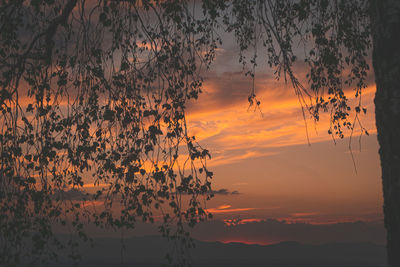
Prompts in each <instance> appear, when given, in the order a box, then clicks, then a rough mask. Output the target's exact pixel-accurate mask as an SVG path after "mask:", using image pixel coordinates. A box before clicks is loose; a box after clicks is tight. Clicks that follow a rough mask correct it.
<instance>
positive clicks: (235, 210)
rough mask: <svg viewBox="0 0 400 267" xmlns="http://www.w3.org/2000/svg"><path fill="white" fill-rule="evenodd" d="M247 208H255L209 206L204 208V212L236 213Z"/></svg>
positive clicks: (247, 209)
mask: <svg viewBox="0 0 400 267" xmlns="http://www.w3.org/2000/svg"><path fill="white" fill-rule="evenodd" d="M249 210H255V208H238V209H229V208H225V209H218V208H216V209H215V208H211V209H206V212H208V213H216V214H217V213H236V212H242V211H249Z"/></svg>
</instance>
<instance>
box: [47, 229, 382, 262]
mask: <svg viewBox="0 0 400 267" xmlns="http://www.w3.org/2000/svg"><path fill="white" fill-rule="evenodd" d="M123 243H124V246H125V249H124V250H123V251H124V252H123V253H122V254H121V251H122V250H121V240H120V239H116V238H99V239H96V240H95V247H94V248H89V247H84V248H82V249H81V250H80V253H81V255H83V261H82V264H81V265H80V266H84V267H92V266H93V267H106V266H107V267H108V266H110V267H114V266H139V267H141V266H143V267H152V266H161V265H162V263H165V262H166V261H165V255H166V254H167V252H169V251H170V250H171V249H172V248H173V245H174V244H173V243H172V242H168V241H167V240H165V239H163V238H162V237H155V236H147V237H135V238H129V239H125V240H124V242H123ZM188 253H189V254H188V255H190V259H191V262H192V266H199V267H200V266H207V267H213V266H218V267H225V266H226V267H228V266H229V267H231V266H271V267H272V266H277V267H289V266H290V267H291V266H293V267H306V266H307V267H337V266H340V267H384V266H385V264H386V251H385V247H384V246H380V245H375V244H372V243H333V244H324V245H307V244H300V243H297V242H282V243H278V244H274V245H267V246H262V245H247V244H242V243H228V244H223V243H220V242H202V241H196V248H195V249H189V250H188ZM121 255H122V257H121ZM121 259H122V260H121ZM70 264H71V263H68V262H65V261H64V262H58V263H55V264H54V266H57V267H61V266H70Z"/></svg>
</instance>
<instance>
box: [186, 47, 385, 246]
mask: <svg viewBox="0 0 400 267" xmlns="http://www.w3.org/2000/svg"><path fill="white" fill-rule="evenodd" d="M237 54H238V51H237V49H236V48H235V47H234V46H233V45H232V46H229V42H228V45H225V46H224V48H221V49H219V50H218V54H217V58H216V61H215V63H214V65H213V67H212V68H211V70H210V71H209V72H208V73H207V75H206V77H207V78H206V81H205V84H204V92H203V94H202V95H201V96H200V99H199V100H198V101H197V102H195V103H192V104H191V106H190V107H189V108H188V112H187V118H188V126H189V129H190V130H191V132H190V134H193V135H195V136H196V139H197V141H198V142H199V143H200V144H201V145H202V146H204V147H206V148H207V149H209V150H210V152H211V155H212V159H211V160H210V161H209V162H208V164H209V166H210V167H211V169H212V171H213V172H214V178H213V188H214V190H216V191H217V192H216V196H215V197H214V198H213V199H212V200H211V201H210V202H208V203H207V208H208V210H209V211H210V212H212V213H213V214H214V216H215V217H214V218H215V220H216V221H219V222H224V226H225V228H226V229H227V228H229V227H231V228H232V227H233V228H235V227H236V230H237V231H240V227H242V228H243V227H245V226H244V225H246V224H250V225H251V227H253V228H254V227H261V228H262V227H264V228H265V229H267V228H268V226H267V225H268V223H267V222H268V220H271V219H272V220H277V221H278V222H281V223H283V224H284V225H287V224H293V223H295V222H298V223H302V222H305V223H310V224H312V225H315V226H316V225H320V226H321V225H331V226H332V227H334V226H335V225H337V224H338V223H339V224H340V223H348V225H351V226H352V227H354V225H353V224H351V223H352V222H357V221H363V222H368V223H371V222H373V223H378V224H379V226H377V227H376V229H375V228H374V229H375V230H376V231H378V232H379V234H377V236H379V238H376V240H374V241H375V242H377V240H378V239H379V240H383V239H381V238H383V228H382V227H383V226H382V225H381V222H382V192H381V191H382V189H381V178H380V165H379V156H378V143H377V137H376V126H375V119H374V106H373V97H374V93H375V85H374V83H373V77H370V84H369V86H368V88H366V89H365V90H364V91H363V96H362V100H363V104H364V106H365V107H366V108H367V110H368V112H367V114H366V115H362V116H361V121H362V123H363V126H364V127H365V128H366V129H367V130H368V132H369V133H370V135H369V136H366V135H363V136H362V137H361V139H360V138H359V137H360V135H359V133H355V134H354V135H353V138H352V143H351V149H352V153H353V156H354V163H353V160H352V157H351V153H350V148H349V144H350V140H349V138H348V137H349V136H350V132H349V131H348V132H346V133H345V136H346V138H344V139H339V140H336V144H335V141H334V140H333V139H332V136H330V135H329V134H328V133H327V130H328V129H329V117H328V116H327V115H326V114H324V115H323V116H321V120H320V122H319V123H316V124H315V123H314V122H313V120H311V119H310V116H307V115H306V117H307V128H306V126H305V121H304V118H303V115H302V111H301V106H300V104H299V102H298V100H297V97H296V95H295V93H294V91H293V89H292V88H291V87H290V85H286V84H285V83H284V81H277V80H276V78H275V76H274V74H273V72H272V71H271V70H270V69H268V68H267V67H266V66H264V65H263V64H262V63H261V64H259V67H258V68H257V70H256V78H255V87H256V95H257V98H258V99H259V100H260V101H261V105H260V108H261V109H260V110H258V109H256V110H255V109H254V108H253V107H250V108H249V102H248V101H247V97H248V95H249V94H250V89H251V86H252V80H251V79H250V78H248V77H245V76H244V74H243V71H242V67H241V65H240V64H239V63H238V57H237ZM297 71H298V73H299V74H300V77H301V75H302V74H303V73H304V72H305V69H304V68H301V67H298V69H297ZM371 76H372V74H371ZM351 96H352V92H351V91H350V92H349V94H348V97H351ZM352 116H353V117H354V114H353V115H352ZM352 116H351V118H353V117H352ZM306 129H307V130H308V136H309V143H310V144H308V139H307V130H306ZM358 132H359V131H358ZM263 224H264V226H262V225H263ZM235 225H236V226H235ZM201 227H202V226H201ZM203 227H204V226H203ZM221 229H222V228H221ZM269 229H271V227H269ZM236 230H235V231H233V230H232V231H231V232H232V233H233V232H236V233H237V231H236ZM375 230H374V231H375ZM376 231H375V232H376ZM350 232H351V231H350ZM232 233H231V234H232ZM353 233H354V231H353ZM342 234H344V235H343V236H346V234H348V231H343V232H342ZM246 235H247V236H246ZM265 238H266V239H267V237H265ZM293 238H294V236H293ZM220 239H221V238H220ZM222 239H225V241H227V242H228V241H235V240H236V241H242V242H244V241H247V242H249V243H251V242H254V243H268V240H264V241H263V240H260V238H256V237H254V236H253V237H250V236H249V235H248V234H245V233H243V235H241V236H240V234H235V237H233V236H232V238H231V240H229V234H226V236H225V237H223V238H222ZM256 239H257V240H256ZM287 239H290V236H287ZM339 239H340V238H339ZM222 241H224V240H222ZM275 241H278V240H275ZM271 242H273V241H271ZM321 242H322V241H321Z"/></svg>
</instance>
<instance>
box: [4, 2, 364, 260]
mask: <svg viewBox="0 0 400 267" xmlns="http://www.w3.org/2000/svg"><path fill="white" fill-rule="evenodd" d="M367 9H368V6H367V1H339V0H338V1H328V0H318V1H317V0H297V1H289V0H285V1H273V0H240V1H239V0H232V1H225V0H212V1H211V0H203V1H183V0H181V1H180V0H165V1H161V0H152V1H149V0H142V1H134V0H131V1H127V0H126V1H123V0H109V1H103V0H92V1H88V0H86V1H85V0H64V1H62V0H60V1H54V0H31V1H28V0H26V1H24V0H9V1H8V0H2V1H1V6H0V35H1V38H0V77H1V78H0V87H1V93H0V123H1V125H2V127H1V132H0V153H1V163H0V164H1V167H0V177H1V181H0V211H1V212H0V241H1V242H0V244H1V245H0V259H1V260H0V262H2V263H4V264H6V265H8V266H13V265H14V264H18V263H22V262H26V261H29V262H31V263H32V264H33V265H40V264H41V263H43V262H45V261H46V260H47V259H48V258H50V257H52V256H54V255H53V254H57V253H58V249H59V248H60V249H61V248H63V247H64V245H65V244H63V243H62V242H60V240H58V239H57V237H56V236H55V235H54V229H53V227H54V225H55V224H61V225H70V226H71V227H72V228H73V231H74V232H75V233H77V235H78V236H79V237H81V238H83V239H86V238H87V237H86V235H85V232H84V222H91V223H94V224H96V225H98V226H111V227H117V228H119V227H127V228H134V226H135V223H136V221H137V220H138V219H140V220H143V221H150V222H154V220H155V218H161V219H160V220H161V222H162V224H161V225H160V227H159V230H160V231H161V232H162V233H163V234H164V235H166V236H170V237H171V236H172V237H182V238H183V240H184V241H185V242H186V241H187V240H186V239H185V237H186V234H185V228H184V226H185V225H186V224H189V226H194V225H195V224H196V223H197V222H199V221H202V220H204V219H206V218H207V216H208V214H207V213H206V212H205V210H204V205H203V204H202V202H201V200H202V199H203V198H205V199H209V198H210V197H211V196H212V190H211V178H212V175H213V174H212V172H211V171H210V170H209V169H208V168H207V159H208V158H210V154H209V152H208V150H206V149H204V148H202V147H201V146H200V145H199V144H198V143H197V142H196V140H195V137H193V136H189V135H188V126H187V125H186V120H185V110H186V106H187V104H188V102H189V101H191V100H196V99H197V98H198V96H199V94H200V93H201V92H202V84H203V78H204V77H205V76H204V75H205V74H206V71H207V69H208V68H209V66H210V64H211V63H212V62H213V60H214V59H215V55H216V49H217V48H218V47H219V46H221V44H222V42H223V41H224V40H222V39H221V37H220V33H221V32H222V31H227V32H230V33H232V34H233V36H234V37H235V40H236V41H237V44H238V46H239V50H240V54H239V56H240V59H239V61H240V63H242V64H243V68H244V70H245V72H246V74H247V75H250V76H251V77H252V78H253V79H255V78H256V66H257V55H259V54H263V55H266V56H267V59H268V64H269V66H270V67H271V68H273V69H274V70H275V74H276V76H277V78H282V77H283V78H284V79H285V81H287V82H289V83H291V84H292V86H293V88H294V91H295V93H296V95H297V96H298V98H299V102H300V104H301V106H302V108H303V114H304V116H309V114H310V115H311V116H312V117H313V118H314V119H315V120H318V119H319V114H320V113H321V111H324V112H329V113H330V114H331V127H330V129H329V133H331V134H333V135H337V136H339V137H343V130H342V129H343V127H345V128H350V129H353V127H354V124H355V122H357V121H359V120H358V113H360V111H361V110H362V111H364V112H366V110H365V109H363V107H362V105H361V93H362V89H363V88H364V87H365V86H366V76H367V72H368V70H369V67H368V62H367V53H368V51H369V48H370V28H369V19H368V12H367ZM298 51H304V52H302V53H298ZM249 55H252V56H249ZM296 64H303V65H306V66H307V67H308V74H307V76H306V79H307V82H308V84H307V85H304V84H302V83H301V82H300V81H301V80H302V79H301V78H298V77H297V76H296V73H295V71H294V69H295V67H296ZM347 87H350V88H353V89H354V93H355V96H356V97H358V99H359V100H360V102H359V103H358V104H357V106H356V107H355V111H356V113H357V115H356V118H355V120H354V123H351V122H349V111H350V109H351V107H350V106H349V105H348V98H347V97H346V93H345V92H346V90H345V89H346V88H347ZM249 101H250V104H256V105H259V104H260V102H259V101H258V100H257V99H256V94H255V88H252V91H251V93H250V96H249ZM361 129H362V130H363V131H365V130H364V128H362V126H361ZM365 133H367V132H366V131H365ZM91 185H94V186H96V187H95V188H97V189H98V190H97V192H94V193H93V194H92V193H91V194H84V193H82V192H81V191H78V192H80V194H79V198H74V197H71V194H69V193H70V192H71V188H72V189H74V190H83V188H85V187H87V186H91ZM92 201H97V202H95V203H98V202H101V203H102V205H99V206H96V207H95V208H93V206H91V205H88V202H89V203H91V202H92ZM28 240H31V241H28ZM32 242H33V243H32ZM54 245H56V246H54ZM70 245H72V246H74V245H76V244H75V243H70ZM73 251H74V250H73ZM70 256H71V257H72V258H73V259H74V260H78V255H76V254H75V253H72V254H71V255H70Z"/></svg>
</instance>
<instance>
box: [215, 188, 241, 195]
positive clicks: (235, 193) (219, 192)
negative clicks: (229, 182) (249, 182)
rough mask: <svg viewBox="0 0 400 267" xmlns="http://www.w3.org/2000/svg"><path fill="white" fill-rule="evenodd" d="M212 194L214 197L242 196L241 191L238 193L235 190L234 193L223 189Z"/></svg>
mask: <svg viewBox="0 0 400 267" xmlns="http://www.w3.org/2000/svg"><path fill="white" fill-rule="evenodd" d="M211 192H212V193H213V194H214V195H224V196H226V195H239V194H240V193H239V191H237V190H234V191H232V192H231V191H229V190H228V189H226V188H222V189H219V190H213V191H211Z"/></svg>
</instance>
